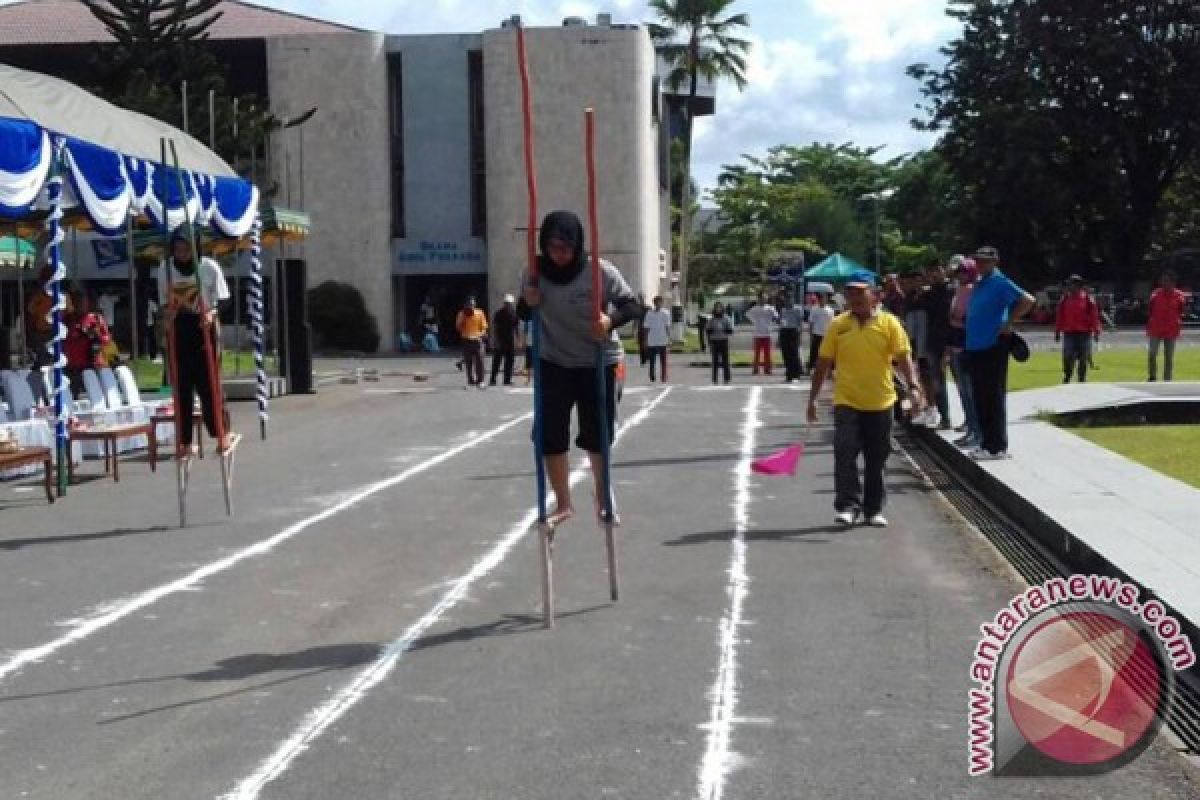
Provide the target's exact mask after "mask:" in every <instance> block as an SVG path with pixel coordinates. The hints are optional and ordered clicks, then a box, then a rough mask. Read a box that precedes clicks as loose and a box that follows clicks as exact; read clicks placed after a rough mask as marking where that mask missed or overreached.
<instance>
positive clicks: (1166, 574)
mask: <svg viewBox="0 0 1200 800" xmlns="http://www.w3.org/2000/svg"><path fill="white" fill-rule="evenodd" d="M950 394H951V399H952V402H953V403H954V404H955V405H954V408H953V412H954V413H953V416H954V418H955V422H956V423H957V422H959V421H961V411H960V407H959V406H958V405H957V394H956V393H955V392H954V391H953V390H952V391H951V393H950ZM1184 399H1195V400H1196V401H1197V402H1200V383H1130V384H1102V383H1085V384H1068V385H1065V386H1056V387H1052V388H1048V389H1034V390H1029V391H1024V392H1014V393H1012V394H1010V395H1009V399H1008V415H1009V429H1008V436H1009V452H1010V453H1011V454H1012V456H1013V457H1012V459H1011V460H1008V461H995V462H986V463H982V464H980V465H979V466H980V467H982V468H983V469H984V470H986V471H987V472H988V473H989V474H991V475H992V476H993V477H995V478H996V479H997V480H999V481H1001V482H1002V483H1004V484H1005V485H1007V486H1008V487H1009V488H1010V489H1012V490H1013V491H1014V492H1016V493H1017V494H1018V495H1020V496H1021V497H1023V498H1025V499H1026V500H1028V501H1029V502H1030V503H1031V504H1033V505H1034V506H1036V507H1037V508H1038V509H1039V510H1040V511H1041V512H1042V513H1043V514H1045V515H1046V516H1047V517H1049V518H1050V519H1052V520H1053V521H1054V522H1055V523H1057V524H1058V525H1059V526H1060V527H1062V528H1063V529H1064V530H1066V531H1068V532H1070V534H1071V535H1072V536H1074V537H1075V538H1076V539H1078V540H1079V541H1080V542H1082V543H1083V544H1085V545H1086V546H1087V547H1089V548H1091V549H1092V550H1093V551H1094V552H1096V553H1097V554H1099V555H1100V556H1101V557H1103V558H1104V559H1105V560H1107V561H1108V562H1109V563H1110V564H1113V565H1114V566H1116V567H1117V568H1118V569H1120V570H1121V571H1122V572H1124V573H1125V574H1127V575H1129V576H1130V577H1132V578H1133V579H1134V580H1136V581H1137V582H1138V583H1140V584H1141V585H1142V586H1143V587H1145V588H1146V589H1149V590H1151V591H1152V592H1154V593H1155V594H1157V595H1158V596H1159V597H1160V598H1162V600H1163V601H1165V602H1166V603H1168V604H1169V605H1170V606H1172V607H1173V608H1174V609H1175V610H1176V611H1177V612H1179V613H1180V614H1182V615H1183V616H1184V617H1186V618H1187V619H1188V620H1189V621H1191V623H1192V624H1193V625H1196V626H1198V627H1200V590H1197V587H1200V490H1197V489H1194V488H1193V487H1191V486H1189V485H1187V484H1185V483H1183V482H1181V481H1178V480H1176V479H1174V478H1171V477H1168V476H1166V475H1164V474H1162V473H1160V472H1157V471H1155V470H1152V469H1150V468H1148V467H1144V466H1142V465H1141V464H1138V463H1136V462H1134V461H1130V460H1129V459H1127V458H1124V457H1123V456H1120V455H1118V454H1116V453H1114V452H1112V451H1111V450H1108V449H1106V448H1103V447H1100V446H1099V445H1095V444H1092V443H1091V442H1089V441H1087V440H1086V439H1084V438H1082V437H1080V436H1076V435H1074V434H1072V433H1070V432H1068V431H1066V430H1063V429H1062V428H1059V427H1056V426H1055V425H1052V424H1050V423H1048V422H1044V421H1042V420H1041V419H1039V418H1038V417H1039V415H1040V414H1041V413H1043V412H1056V413H1064V412H1071V411H1086V410H1093V409H1102V408H1107V407H1113V406H1125V405H1136V404H1139V403H1146V402H1162V401H1166V400H1171V401H1179V400H1184ZM941 436H942V438H943V439H944V440H947V441H949V440H952V439H954V438H956V437H957V436H958V434H954V433H950V432H942V433H941ZM946 451H947V452H950V451H953V452H956V453H958V452H959V451H957V450H956V449H954V448H948V449H947V450H946ZM954 457H955V458H958V459H961V460H962V462H961V463H965V462H966V461H967V460H968V459H967V457H966V456H965V455H962V454H961V453H960V454H959V455H957V456H954Z"/></svg>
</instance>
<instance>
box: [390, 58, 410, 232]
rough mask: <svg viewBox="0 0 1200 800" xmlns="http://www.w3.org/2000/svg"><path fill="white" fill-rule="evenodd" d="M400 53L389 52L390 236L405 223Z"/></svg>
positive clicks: (402, 99)
mask: <svg viewBox="0 0 1200 800" xmlns="http://www.w3.org/2000/svg"><path fill="white" fill-rule="evenodd" d="M401 58H402V57H401V54H400V53H389V54H388V64H387V69H388V125H389V130H390V132H391V136H390V140H391V142H390V144H391V161H392V164H391V173H392V236H395V237H398V238H402V237H404V236H405V235H406V233H405V225H404V71H403V65H402V63H401Z"/></svg>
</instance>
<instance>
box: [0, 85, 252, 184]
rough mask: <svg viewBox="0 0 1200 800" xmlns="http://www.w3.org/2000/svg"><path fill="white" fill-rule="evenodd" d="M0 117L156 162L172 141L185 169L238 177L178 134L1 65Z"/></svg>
mask: <svg viewBox="0 0 1200 800" xmlns="http://www.w3.org/2000/svg"><path fill="white" fill-rule="evenodd" d="M0 117H9V118H11V119H26V120H29V121H30V122H35V123H37V124H38V125H39V126H40V127H42V128H43V129H45V130H50V131H58V132H60V133H65V134H69V135H70V136H72V137H74V138H76V139H82V140H84V141H86V142H91V143H92V144H95V145H99V146H101V147H104V148H107V149H109V150H113V151H116V152H118V153H122V154H124V155H127V156H133V157H134V158H140V159H144V160H147V161H152V162H157V161H158V159H159V156H160V150H161V148H160V146H159V143H160V142H161V141H162V140H163V139H171V140H174V142H175V148H176V150H177V151H178V152H179V166H180V168H181V169H185V170H188V171H190V172H201V173H204V174H206V175H212V176H214V177H215V176H218V175H219V176H222V177H230V178H232V177H236V175H235V173H234V171H233V170H232V169H231V168H230V166H229V165H228V164H226V163H225V161H224V160H223V159H222V158H221V157H220V156H218V155H217V154H216V153H214V152H213V151H212V150H209V149H208V148H207V147H205V146H204V145H203V144H201V143H200V142H198V141H196V140H195V139H194V138H192V137H191V136H189V135H188V134H186V133H184V132H183V131H181V130H179V129H178V128H175V127H173V126H171V125H168V124H166V123H165V122H160V121H158V120H156V119H154V118H152V117H147V116H146V115H144V114H138V113H137V112H135V111H127V110H125V109H123V108H118V107H117V106H114V105H113V104H112V103H110V102H108V101H107V100H102V99H100V98H99V97H96V96H95V95H94V94H91V93H90V92H87V91H84V90H83V89H81V88H79V87H78V86H76V85H75V84H73V83H67V82H66V81H64V80H59V79H58V78H53V77H50V76H49V75H42V74H40V73H37V72H27V71H25V70H21V69H16V68H15V67H9V66H6V65H4V64H0Z"/></svg>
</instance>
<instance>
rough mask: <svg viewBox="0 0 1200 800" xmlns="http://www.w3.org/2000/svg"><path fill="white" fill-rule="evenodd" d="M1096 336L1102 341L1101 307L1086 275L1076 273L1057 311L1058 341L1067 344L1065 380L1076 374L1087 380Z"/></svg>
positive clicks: (1055, 328)
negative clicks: (1084, 282) (1089, 286)
mask: <svg viewBox="0 0 1200 800" xmlns="http://www.w3.org/2000/svg"><path fill="white" fill-rule="evenodd" d="M1093 340H1095V341H1097V342H1099V341H1100V308H1099V306H1097V305H1096V300H1095V298H1093V297H1092V295H1091V293H1090V292H1088V290H1087V288H1086V287H1085V286H1084V285H1083V278H1081V277H1079V276H1078V275H1072V276H1071V277H1069V278H1067V286H1066V291H1065V292H1063V296H1062V299H1061V300H1059V301H1058V309H1057V310H1056V312H1055V315H1054V341H1056V342H1058V341H1061V342H1062V345H1063V350H1062V363H1063V383H1070V382H1071V375H1072V374H1078V376H1079V382H1080V383H1086V382H1087V371H1088V366H1089V364H1090V362H1091V350H1092V341H1093ZM1076 364H1078V368H1076Z"/></svg>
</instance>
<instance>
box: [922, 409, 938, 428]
mask: <svg viewBox="0 0 1200 800" xmlns="http://www.w3.org/2000/svg"><path fill="white" fill-rule="evenodd" d="M924 416H925V419H924V421H923V423H922V424H924V426H925V427H926V428H937V426H938V425H941V424H942V415H941V413H939V412H938V410H937V409H936V408H933V407H932V406H931V407H929V408H927V409H925V415H924Z"/></svg>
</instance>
